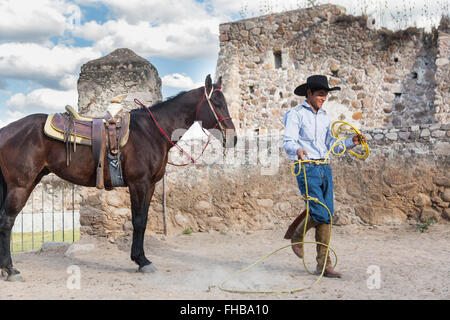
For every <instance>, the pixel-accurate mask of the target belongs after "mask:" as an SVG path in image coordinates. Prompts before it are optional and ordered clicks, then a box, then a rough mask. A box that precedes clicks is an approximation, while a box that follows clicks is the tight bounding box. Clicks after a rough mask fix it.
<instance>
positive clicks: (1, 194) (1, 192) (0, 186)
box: [0, 167, 7, 211]
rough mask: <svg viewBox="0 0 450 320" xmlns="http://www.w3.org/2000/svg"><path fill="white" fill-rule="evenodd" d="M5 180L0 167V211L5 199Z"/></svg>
mask: <svg viewBox="0 0 450 320" xmlns="http://www.w3.org/2000/svg"><path fill="white" fill-rule="evenodd" d="M6 191H7V190H6V180H5V177H4V176H3V173H2V168H1V167H0V211H1V209H2V208H3V204H4V203H5V199H6Z"/></svg>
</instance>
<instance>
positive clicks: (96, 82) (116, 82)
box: [78, 48, 162, 117]
mask: <svg viewBox="0 0 450 320" xmlns="http://www.w3.org/2000/svg"><path fill="white" fill-rule="evenodd" d="M124 93H127V94H128V96H127V97H126V98H125V100H124V101H123V102H122V105H123V106H124V108H125V109H127V110H132V109H135V108H136V107H137V105H136V104H135V103H134V98H138V99H139V100H140V101H141V102H143V103H144V104H146V105H151V104H153V103H155V102H156V101H158V100H161V99H162V94H161V79H160V78H159V76H158V71H157V70H156V68H155V67H154V66H153V65H152V64H151V63H149V62H148V61H147V60H145V59H144V58H142V57H140V56H138V55H137V54H135V53H134V52H133V51H131V50H130V49H126V48H123V49H116V50H114V51H113V52H111V53H110V54H108V55H106V56H104V57H101V58H99V59H96V60H92V61H89V62H88V63H86V64H84V65H83V66H82V67H81V72H80V77H79V79H78V111H79V112H80V113H82V114H84V115H88V116H93V117H97V116H103V115H104V114H105V111H106V108H107V106H108V104H109V103H110V100H111V99H112V98H114V97H116V96H118V95H121V94H124Z"/></svg>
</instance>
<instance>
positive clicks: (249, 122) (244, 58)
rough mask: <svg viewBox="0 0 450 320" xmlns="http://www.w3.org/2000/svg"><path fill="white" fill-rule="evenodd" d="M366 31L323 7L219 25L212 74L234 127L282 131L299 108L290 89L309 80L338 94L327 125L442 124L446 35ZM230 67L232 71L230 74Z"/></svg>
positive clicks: (358, 20)
mask: <svg viewBox="0 0 450 320" xmlns="http://www.w3.org/2000/svg"><path fill="white" fill-rule="evenodd" d="M366 24H367V23H366V19H365V18H364V17H353V16H348V15H346V14H345V9H344V8H341V7H338V6H334V5H323V6H319V7H314V8H309V9H303V10H295V11H289V12H285V13H280V14H270V15H266V16H261V17H257V18H253V19H248V20H241V21H237V22H232V23H226V24H222V25H220V40H221V41H220V53H219V60H218V64H217V72H216V74H219V75H225V77H224V80H225V83H224V90H225V92H226V93H227V97H228V98H229V100H230V103H231V104H232V114H233V116H234V118H236V119H239V122H240V124H239V127H240V128H243V129H247V128H261V127H263V128H264V127H265V128H280V129H281V127H282V123H281V121H280V119H281V117H282V116H283V114H284V113H285V112H286V111H287V110H288V109H289V108H291V107H293V106H295V105H296V104H298V103H299V97H297V96H295V95H294V94H293V91H294V89H295V87H296V86H297V85H299V84H301V83H304V82H305V80H306V78H307V77H308V76H309V75H312V74H326V75H328V76H329V78H330V84H331V85H332V86H336V85H337V86H340V87H341V88H342V90H341V91H339V92H336V93H333V94H332V95H331V96H330V98H329V99H328V103H327V106H328V107H327V109H328V111H329V113H330V115H331V117H332V118H334V119H340V120H345V121H352V122H353V123H354V124H355V125H356V126H357V127H366V128H367V127H372V128H375V127H389V126H405V125H413V124H417V123H434V122H436V121H438V122H441V123H447V122H449V115H448V111H449V110H448V80H447V79H448V72H449V71H448V70H449V63H448V50H449V47H450V46H449V43H448V28H447V27H445V26H444V25H443V23H441V30H440V31H439V32H437V31H436V30H434V31H433V33H431V34H427V33H425V32H424V31H423V30H422V29H416V28H409V29H407V30H402V31H398V32H391V31H389V30H378V31H377V30H371V29H369V28H368V27H367V26H366ZM436 58H438V60H436ZM231 61H238V63H239V64H238V65H237V67H236V68H233V69H231V70H230V69H229V66H230V62H231ZM236 79H239V80H238V81H236ZM227 81H228V82H227ZM256 110H257V111H258V112H255V111H256Z"/></svg>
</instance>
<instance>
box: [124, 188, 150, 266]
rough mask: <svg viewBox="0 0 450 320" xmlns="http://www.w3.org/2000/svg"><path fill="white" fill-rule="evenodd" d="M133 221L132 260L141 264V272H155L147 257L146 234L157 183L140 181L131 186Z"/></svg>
mask: <svg viewBox="0 0 450 320" xmlns="http://www.w3.org/2000/svg"><path fill="white" fill-rule="evenodd" d="M129 190H130V200H131V213H132V223H133V244H132V245H131V260H133V261H134V262H136V263H137V264H138V265H139V269H138V271H140V272H155V271H156V268H155V267H154V266H153V264H152V262H151V261H150V260H148V259H147V258H146V257H145V253H144V234H145V228H146V227H147V217H148V208H149V206H150V201H151V199H152V196H153V192H154V191H155V184H150V183H140V184H134V185H130V186H129Z"/></svg>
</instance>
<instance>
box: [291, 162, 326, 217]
mask: <svg viewBox="0 0 450 320" xmlns="http://www.w3.org/2000/svg"><path fill="white" fill-rule="evenodd" d="M299 170H300V173H299ZM305 170H306V179H307V183H308V195H309V196H310V197H314V198H317V199H318V200H319V201H320V202H322V203H323V204H324V205H326V206H327V207H328V210H330V213H331V215H333V213H334V203H333V202H334V201H333V177H332V174H331V167H330V165H328V164H325V165H316V164H312V163H307V164H305ZM295 173H296V174H297V173H299V174H298V175H297V184H298V188H299V189H300V193H301V194H302V195H305V194H306V187H305V177H304V174H303V168H302V167H300V166H299V164H298V163H297V164H296V165H295ZM305 203H306V200H305ZM328 210H327V209H326V208H325V207H324V206H322V205H321V204H319V203H317V202H315V201H312V200H310V201H309V214H310V216H311V218H312V220H314V221H315V222H318V223H330V216H329V214H328Z"/></svg>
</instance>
